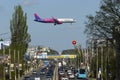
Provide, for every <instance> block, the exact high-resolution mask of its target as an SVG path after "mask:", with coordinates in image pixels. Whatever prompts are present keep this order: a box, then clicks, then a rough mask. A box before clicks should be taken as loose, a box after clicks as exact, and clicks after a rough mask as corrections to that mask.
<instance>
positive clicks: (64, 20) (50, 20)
mask: <svg viewBox="0 0 120 80" xmlns="http://www.w3.org/2000/svg"><path fill="white" fill-rule="evenodd" d="M34 17H35V19H34V21H37V22H41V23H53V24H54V25H58V24H62V23H74V22H76V20H74V19H72V18H44V19H42V18H40V17H39V16H38V15H37V14H36V13H34Z"/></svg>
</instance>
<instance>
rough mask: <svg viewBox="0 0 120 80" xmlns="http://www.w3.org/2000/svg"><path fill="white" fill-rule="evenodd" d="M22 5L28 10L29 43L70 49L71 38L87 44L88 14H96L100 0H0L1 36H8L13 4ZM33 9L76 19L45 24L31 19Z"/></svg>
mask: <svg viewBox="0 0 120 80" xmlns="http://www.w3.org/2000/svg"><path fill="white" fill-rule="evenodd" d="M17 5H21V6H22V9H23V11H24V13H27V25H28V33H29V34H30V35H31V40H32V41H31V42H30V43H29V44H30V45H33V46H38V45H42V46H47V47H50V48H51V49H54V50H57V51H58V52H62V51H63V50H66V49H73V48H74V46H73V45H72V41H73V40H76V42H77V45H81V46H82V47H86V40H87V35H86V34H85V33H84V30H85V22H86V21H87V18H86V16H87V15H95V12H96V11H98V10H99V6H100V0H9V1H8V0H0V38H3V39H4V40H10V36H11V34H10V20H11V19H12V15H13V13H14V11H15V9H14V7H15V6H17ZM34 13H37V14H38V15H39V16H40V17H41V18H51V17H54V18H74V19H75V20H76V23H73V24H69V23H65V24H61V25H56V26H54V24H45V23H39V22H35V21H34Z"/></svg>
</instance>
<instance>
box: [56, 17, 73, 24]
mask: <svg viewBox="0 0 120 80" xmlns="http://www.w3.org/2000/svg"><path fill="white" fill-rule="evenodd" d="M57 20H58V21H60V22H62V23H74V22H75V20H74V19H72V18H58V19H57Z"/></svg>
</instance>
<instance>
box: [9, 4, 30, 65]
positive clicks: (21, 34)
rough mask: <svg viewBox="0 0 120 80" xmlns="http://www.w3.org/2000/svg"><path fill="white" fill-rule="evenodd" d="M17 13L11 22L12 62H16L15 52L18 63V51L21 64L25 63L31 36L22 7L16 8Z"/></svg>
mask: <svg viewBox="0 0 120 80" xmlns="http://www.w3.org/2000/svg"><path fill="white" fill-rule="evenodd" d="M14 9H15V12H14V13H13V15H12V19H11V20H10V31H11V45H10V48H11V53H12V54H11V55H12V56H11V57H12V58H11V60H12V62H14V61H15V59H14V54H13V53H14V51H15V57H16V61H15V62H18V61H17V58H18V57H17V56H18V54H17V53H18V51H19V53H20V54H19V59H20V60H19V62H20V63H23V58H24V57H23V56H24V54H25V52H26V50H27V47H28V44H29V42H30V41H31V39H30V34H29V33H28V32H27V31H28V25H27V14H26V13H25V14H24V12H23V10H22V7H21V5H18V6H15V8H14Z"/></svg>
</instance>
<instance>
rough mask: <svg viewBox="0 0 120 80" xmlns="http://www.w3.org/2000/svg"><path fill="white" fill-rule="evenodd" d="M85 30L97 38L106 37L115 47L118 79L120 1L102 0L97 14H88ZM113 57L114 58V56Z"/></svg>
mask: <svg viewBox="0 0 120 80" xmlns="http://www.w3.org/2000/svg"><path fill="white" fill-rule="evenodd" d="M87 18H88V21H87V22H86V30H85V32H86V33H87V34H88V35H89V36H88V37H90V36H94V37H95V38H96V39H99V38H105V39H106V40H108V41H109V42H111V44H112V45H113V46H114V49H115V56H114V57H115V58H114V59H115V67H116V68H115V69H114V70H115V71H116V72H115V73H116V80H119V79H120V76H119V75H120V69H119V66H120V61H119V60H120V1H119V0H102V1H101V6H100V10H99V11H98V12H96V15H95V16H92V15H89V16H87ZM112 59H113V58H112Z"/></svg>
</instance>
